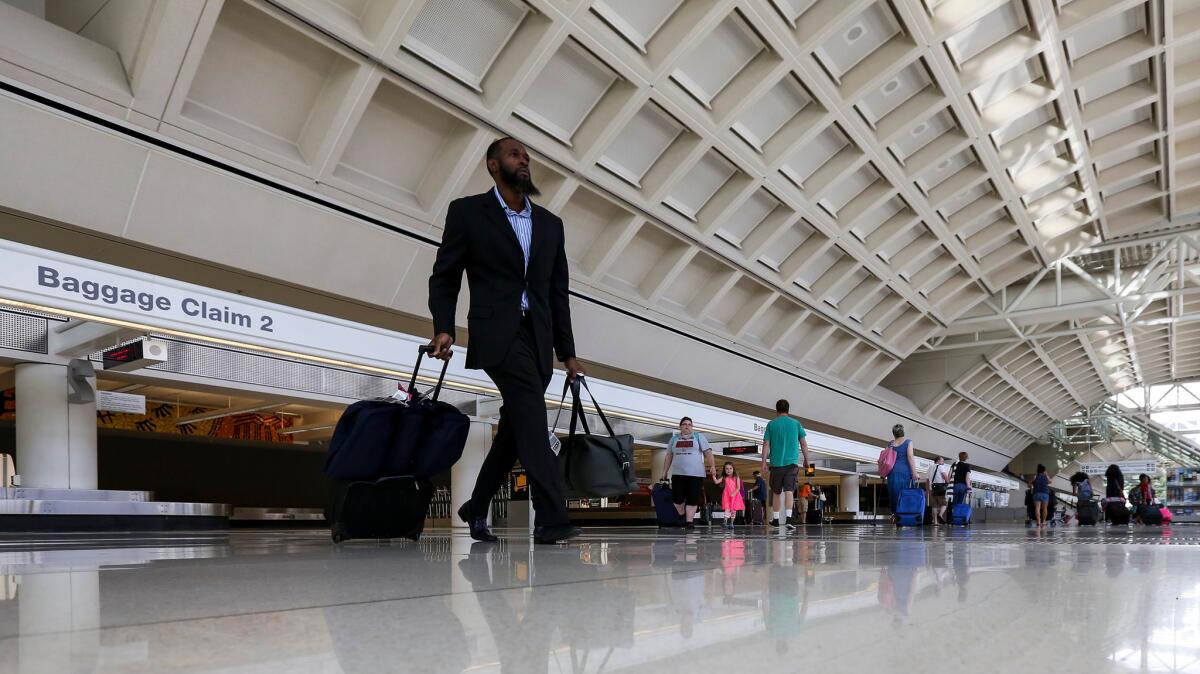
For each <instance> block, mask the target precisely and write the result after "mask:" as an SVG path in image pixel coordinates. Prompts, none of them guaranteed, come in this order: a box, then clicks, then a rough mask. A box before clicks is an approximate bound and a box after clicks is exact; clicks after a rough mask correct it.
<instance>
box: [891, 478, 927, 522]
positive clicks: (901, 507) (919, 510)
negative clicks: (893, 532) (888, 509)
mask: <svg viewBox="0 0 1200 674" xmlns="http://www.w3.org/2000/svg"><path fill="white" fill-rule="evenodd" d="M894 512H895V513H896V524H898V525H899V526H902V527H919V526H921V522H922V521H923V520H924V519H925V490H924V489H917V488H915V487H912V486H910V487H909V488H907V489H901V490H900V498H898V499H897V503H896V507H895V509H894Z"/></svg>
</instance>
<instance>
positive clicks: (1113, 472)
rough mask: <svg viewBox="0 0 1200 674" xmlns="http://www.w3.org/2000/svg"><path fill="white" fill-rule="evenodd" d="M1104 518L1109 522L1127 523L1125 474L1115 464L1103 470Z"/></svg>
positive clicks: (1127, 509)
mask: <svg viewBox="0 0 1200 674" xmlns="http://www.w3.org/2000/svg"><path fill="white" fill-rule="evenodd" d="M1104 478H1105V481H1104V520H1105V521H1106V522H1109V523H1110V524H1129V508H1128V507H1127V506H1126V505H1125V474H1124V473H1122V472H1121V467H1120V466H1118V465H1117V464H1115V463H1113V464H1109V466H1108V469H1106V470H1105V471H1104Z"/></svg>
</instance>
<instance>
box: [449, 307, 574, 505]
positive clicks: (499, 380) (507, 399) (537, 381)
mask: <svg viewBox="0 0 1200 674" xmlns="http://www.w3.org/2000/svg"><path fill="white" fill-rule="evenodd" d="M485 372H487V374H488V376H489V377H491V379H492V382H494V383H495V384H496V387H497V388H499V389H500V397H501V399H502V400H503V402H502V405H501V407H500V427H499V428H498V429H497V431H496V437H495V439H494V440H493V441H492V448H491V450H490V451H489V452H488V455H487V457H486V458H485V459H484V460H483V466H482V467H480V469H479V477H478V478H477V479H476V480H475V490H474V491H473V492H472V494H471V513H472V514H473V515H474V516H476V517H481V516H484V515H486V514H487V512H488V508H489V507H490V504H491V501H492V496H494V495H495V494H496V491H497V490H499V489H500V485H502V484H503V483H504V480H506V479H508V474H509V472H511V471H512V469H513V466H514V465H515V464H516V461H517V459H518V458H519V459H521V466H522V467H523V468H524V469H525V475H526V477H528V478H529V483H530V487H531V488H530V498H531V499H532V500H533V507H534V510H535V511H536V515H535V522H534V524H535V525H536V526H558V525H563V524H567V523H568V517H567V502H566V497H565V495H564V492H563V484H562V475H560V472H559V467H558V458H557V457H556V456H554V452H552V451H550V441H549V432H548V429H547V424H546V387H547V386H549V385H550V373H548V372H547V373H543V372H542V371H541V369H540V368H539V367H538V358H537V343H536V341H535V339H534V336H533V326H532V324H531V322H530V320H529V319H528V318H525V319H522V321H521V329H520V330H519V331H518V332H517V337H516V339H514V340H513V343H512V346H511V347H510V348H509V351H508V355H507V356H506V357H505V358H504V361H503V362H501V363H500V364H499V365H497V366H495V367H490V368H487V369H486V370H485Z"/></svg>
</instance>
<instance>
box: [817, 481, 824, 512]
mask: <svg viewBox="0 0 1200 674" xmlns="http://www.w3.org/2000/svg"><path fill="white" fill-rule="evenodd" d="M816 495H817V509H818V510H820V511H821V516H822V517H824V516H825V505H826V504H825V490H823V489H821V485H817V490H816Z"/></svg>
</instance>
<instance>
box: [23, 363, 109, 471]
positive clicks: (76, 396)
mask: <svg viewBox="0 0 1200 674" xmlns="http://www.w3.org/2000/svg"><path fill="white" fill-rule="evenodd" d="M72 362H73V364H75V365H76V367H69V366H65V365H54V364H47V363H18V364H17V366H16V394H17V424H16V426H17V428H16V443H17V444H16V449H17V472H18V473H19V474H20V475H21V486H23V487H34V488H42V489H96V488H97V468H96V377H95V373H94V372H92V371H91V366H90V364H88V363H87V362H86V361H72Z"/></svg>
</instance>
